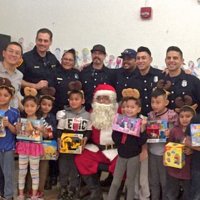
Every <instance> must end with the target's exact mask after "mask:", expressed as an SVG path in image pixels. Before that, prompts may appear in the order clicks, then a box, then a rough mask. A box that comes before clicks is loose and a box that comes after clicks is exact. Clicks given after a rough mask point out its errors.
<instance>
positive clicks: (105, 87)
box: [93, 84, 117, 102]
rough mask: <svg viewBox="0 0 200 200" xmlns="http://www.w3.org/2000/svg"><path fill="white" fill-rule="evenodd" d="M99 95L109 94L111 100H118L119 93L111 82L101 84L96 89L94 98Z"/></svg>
mask: <svg viewBox="0 0 200 200" xmlns="http://www.w3.org/2000/svg"><path fill="white" fill-rule="evenodd" d="M98 96H109V98H110V100H111V101H112V102H113V101H116V98H117V95H116V91H115V88H114V87H112V86H111V85H109V84H99V85H98V86H97V87H96V89H95V91H94V97H93V98H94V99H96V98H97V97H98Z"/></svg>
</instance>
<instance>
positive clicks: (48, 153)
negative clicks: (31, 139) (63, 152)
mask: <svg viewBox="0 0 200 200" xmlns="http://www.w3.org/2000/svg"><path fill="white" fill-rule="evenodd" d="M42 145H43V148H44V155H43V156H42V157H41V160H57V159H58V145H57V142H56V141H55V140H44V141H42Z"/></svg>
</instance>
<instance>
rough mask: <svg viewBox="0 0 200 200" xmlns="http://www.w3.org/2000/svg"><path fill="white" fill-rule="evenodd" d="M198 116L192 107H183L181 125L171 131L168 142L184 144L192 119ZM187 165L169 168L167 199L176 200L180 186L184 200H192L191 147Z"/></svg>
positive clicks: (188, 152) (186, 158)
mask: <svg viewBox="0 0 200 200" xmlns="http://www.w3.org/2000/svg"><path fill="white" fill-rule="evenodd" d="M195 114H196V112H195V110H194V108H193V107H192V106H183V107H182V108H181V109H180V111H179V125H178V126H176V127H174V128H173V129H172V130H171V131H170V136H169V139H168V141H169V142H175V143H183V141H184V139H185V138H186V134H185V131H186V128H187V126H188V125H189V124H190V121H191V119H192V117H193V116H194V115H195ZM184 153H185V155H186V156H185V165H184V167H183V168H182V169H177V168H172V167H167V172H168V176H167V198H168V199H170V200H176V199H177V198H178V195H179V191H180V185H181V186H182V188H183V191H184V193H183V197H182V199H183V200H189V199H191V195H190V191H189V187H190V159H191V157H190V156H189V155H190V154H191V153H192V150H191V149H190V148H189V147H185V149H184Z"/></svg>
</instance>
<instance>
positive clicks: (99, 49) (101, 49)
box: [91, 44, 106, 54]
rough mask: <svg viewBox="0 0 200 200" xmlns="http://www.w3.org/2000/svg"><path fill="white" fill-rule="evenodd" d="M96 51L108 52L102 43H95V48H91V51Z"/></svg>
mask: <svg viewBox="0 0 200 200" xmlns="http://www.w3.org/2000/svg"><path fill="white" fill-rule="evenodd" d="M94 51H100V52H102V53H104V54H106V48H105V47H104V46H103V45H101V44H96V45H94V46H93V48H92V49H91V53H93V52H94Z"/></svg>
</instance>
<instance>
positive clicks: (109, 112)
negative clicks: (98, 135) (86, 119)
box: [91, 102, 117, 130]
mask: <svg viewBox="0 0 200 200" xmlns="http://www.w3.org/2000/svg"><path fill="white" fill-rule="evenodd" d="M92 108H93V110H92V113H91V121H92V125H93V126H94V127H95V128H96V129H99V130H101V129H109V128H112V123H113V119H114V116H115V113H116V111H117V104H116V103H114V104H101V103H97V102H94V103H92Z"/></svg>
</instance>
